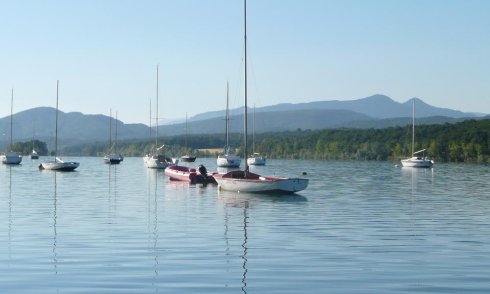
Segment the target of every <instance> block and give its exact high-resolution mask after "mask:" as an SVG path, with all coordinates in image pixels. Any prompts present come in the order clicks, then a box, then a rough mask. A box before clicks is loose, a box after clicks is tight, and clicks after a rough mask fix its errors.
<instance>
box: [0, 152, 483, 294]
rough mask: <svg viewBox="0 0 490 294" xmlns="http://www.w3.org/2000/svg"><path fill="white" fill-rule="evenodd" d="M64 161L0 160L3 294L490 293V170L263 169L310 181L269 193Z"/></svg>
mask: <svg viewBox="0 0 490 294" xmlns="http://www.w3.org/2000/svg"><path fill="white" fill-rule="evenodd" d="M65 159H66V160H77V161H79V162H80V167H79V168H78V169H77V171H76V172H65V173H63V172H53V171H39V170H38V168H37V165H38V164H39V161H31V160H30V159H29V158H27V157H25V158H24V159H23V163H22V165H21V166H12V167H10V166H6V165H0V222H1V224H2V225H1V226H0V287H1V291H2V292H3V293H489V292H490V173H489V171H490V167H489V166H488V165H472V164H438V163H436V165H435V167H434V168H433V169H410V168H408V169H407V168H401V167H397V166H395V163H393V162H358V161H300V160H297V161H288V160H269V161H268V163H267V166H264V167H255V168H254V167H252V170H253V171H256V172H258V173H260V174H264V175H286V176H298V175H300V174H301V173H302V172H303V171H305V172H307V176H306V177H308V178H309V179H310V184H309V187H308V188H307V189H306V190H304V191H302V192H299V193H298V194H296V195H284V196H280V195H279V196H278V195H274V196H268V195H254V194H243V193H242V194H237V193H229V192H220V191H218V189H217V187H216V186H213V185H210V186H206V187H204V186H201V185H189V184H187V183H180V182H173V181H169V180H168V179H167V178H166V177H165V176H164V174H163V171H158V170H149V169H147V168H146V167H145V166H144V164H143V159H142V158H125V159H124V162H122V163H121V164H120V165H113V166H109V165H105V164H104V163H103V161H102V158H90V157H82V158H68V157H67V158H65ZM200 163H203V164H204V165H205V166H206V167H207V169H208V170H216V160H215V159H211V158H208V159H199V158H198V160H197V161H196V163H195V164H192V165H193V166H197V165H198V164H200Z"/></svg>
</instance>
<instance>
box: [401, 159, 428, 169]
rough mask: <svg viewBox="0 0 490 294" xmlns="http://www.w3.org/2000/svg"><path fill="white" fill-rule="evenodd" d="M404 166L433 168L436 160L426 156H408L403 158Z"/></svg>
mask: <svg viewBox="0 0 490 294" xmlns="http://www.w3.org/2000/svg"><path fill="white" fill-rule="evenodd" d="M401 163H402V166H403V167H420V168H431V167H432V166H433V165H434V161H433V160H430V159H425V158H418V157H414V158H408V159H403V160H401Z"/></svg>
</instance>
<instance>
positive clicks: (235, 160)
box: [216, 155, 242, 167]
mask: <svg viewBox="0 0 490 294" xmlns="http://www.w3.org/2000/svg"><path fill="white" fill-rule="evenodd" d="M241 162H242V159H241V158H240V156H236V155H220V156H218V159H217V160H216V164H217V165H218V167H240V163H241Z"/></svg>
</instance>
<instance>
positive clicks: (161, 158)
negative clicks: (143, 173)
mask: <svg viewBox="0 0 490 294" xmlns="http://www.w3.org/2000/svg"><path fill="white" fill-rule="evenodd" d="M156 100H157V105H156V108H157V109H156V117H155V121H156V126H155V130H156V133H155V151H154V152H153V153H150V154H147V155H146V156H145V157H144V161H145V164H146V167H147V168H154V169H165V168H167V166H169V165H174V164H177V163H178V160H174V159H172V158H168V157H166V156H165V155H164V154H163V153H162V150H163V148H164V147H165V145H162V146H160V147H158V65H157V98H156Z"/></svg>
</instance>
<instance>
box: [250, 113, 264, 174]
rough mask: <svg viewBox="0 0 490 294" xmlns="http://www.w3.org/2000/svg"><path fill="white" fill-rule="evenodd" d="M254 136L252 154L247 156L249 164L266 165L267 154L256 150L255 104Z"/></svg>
mask: <svg viewBox="0 0 490 294" xmlns="http://www.w3.org/2000/svg"><path fill="white" fill-rule="evenodd" d="M253 127H254V129H253V137H252V155H251V156H250V157H249V158H247V163H248V165H265V161H266V159H265V156H263V155H260V153H258V152H255V105H254V124H253Z"/></svg>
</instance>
